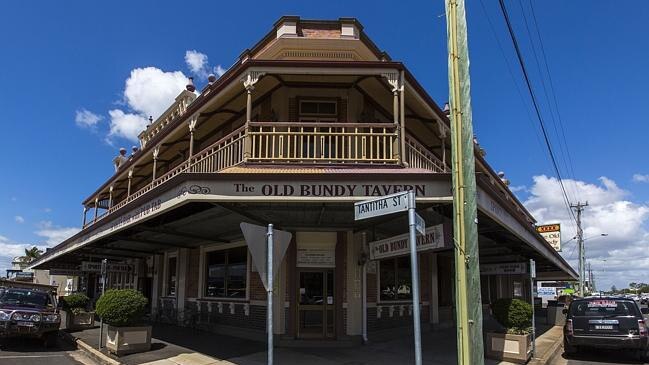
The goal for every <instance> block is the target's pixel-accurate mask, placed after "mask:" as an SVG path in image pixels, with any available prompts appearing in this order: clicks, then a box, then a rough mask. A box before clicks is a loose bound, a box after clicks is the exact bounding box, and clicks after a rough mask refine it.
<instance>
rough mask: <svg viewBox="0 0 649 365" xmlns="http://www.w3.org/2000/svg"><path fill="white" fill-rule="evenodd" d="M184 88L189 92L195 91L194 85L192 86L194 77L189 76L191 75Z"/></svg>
mask: <svg viewBox="0 0 649 365" xmlns="http://www.w3.org/2000/svg"><path fill="white" fill-rule="evenodd" d="M185 88H186V89H187V91H189V92H194V91H196V86H194V78H193V77H191V76H190V77H189V82H188V83H187V86H185Z"/></svg>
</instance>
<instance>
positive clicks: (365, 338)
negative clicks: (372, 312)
mask: <svg viewBox="0 0 649 365" xmlns="http://www.w3.org/2000/svg"><path fill="white" fill-rule="evenodd" d="M362 237H363V241H362V245H363V252H365V247H366V245H367V234H366V233H365V232H363V233H362ZM362 276H363V278H362V279H361V285H362V287H363V290H362V296H363V298H362V305H363V343H364V344H365V343H367V261H366V262H364V263H363V273H362Z"/></svg>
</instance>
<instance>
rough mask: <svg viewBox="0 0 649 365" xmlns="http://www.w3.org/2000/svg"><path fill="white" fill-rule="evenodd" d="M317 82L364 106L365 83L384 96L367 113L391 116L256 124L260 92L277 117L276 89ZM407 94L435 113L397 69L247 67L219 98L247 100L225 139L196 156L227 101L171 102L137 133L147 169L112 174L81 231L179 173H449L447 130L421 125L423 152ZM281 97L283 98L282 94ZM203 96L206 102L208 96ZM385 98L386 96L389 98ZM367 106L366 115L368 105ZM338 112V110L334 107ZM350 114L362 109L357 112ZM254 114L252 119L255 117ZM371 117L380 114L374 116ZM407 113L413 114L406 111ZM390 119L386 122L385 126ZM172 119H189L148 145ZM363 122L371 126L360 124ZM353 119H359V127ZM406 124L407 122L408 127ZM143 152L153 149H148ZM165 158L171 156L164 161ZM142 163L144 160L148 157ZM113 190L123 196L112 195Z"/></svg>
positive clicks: (188, 97)
mask: <svg viewBox="0 0 649 365" xmlns="http://www.w3.org/2000/svg"><path fill="white" fill-rule="evenodd" d="M249 62H252V61H249ZM314 75H317V76H318V77H321V78H322V80H324V81H323V82H318V85H319V86H318V87H320V88H322V89H327V88H328V87H330V85H329V83H328V82H326V81H327V80H329V79H331V78H334V80H336V81H341V80H345V81H346V82H347V83H348V84H349V85H352V86H354V87H356V88H358V90H359V92H360V93H362V96H363V98H364V99H365V103H366V104H367V103H368V101H367V100H368V99H369V98H370V97H369V96H368V95H367V93H366V92H365V91H363V89H362V87H361V86H358V85H366V84H367V85H369V86H371V87H374V88H377V90H381V91H382V93H383V94H385V95H383V98H384V99H385V100H381V103H379V104H378V105H375V106H372V108H373V109H379V108H382V107H381V104H390V103H389V102H387V101H388V100H389V99H392V100H391V101H392V103H391V104H392V110H391V112H388V111H387V108H385V110H383V116H382V118H377V117H375V116H372V117H368V116H366V115H363V114H362V113H360V110H358V111H357V112H358V113H359V114H361V115H360V116H353V118H350V117H349V116H348V115H350V114H351V113H352V112H348V113H347V114H348V115H345V116H343V117H340V118H338V120H337V121H321V122H316V123H314V122H308V121H300V120H292V121H285V122H283V121H281V120H278V118H277V116H276V115H274V114H273V115H272V116H271V117H270V118H269V119H271V120H269V121H261V120H260V114H261V113H263V111H261V112H260V109H262V108H263V107H264V106H261V107H260V106H259V105H255V104H254V94H255V91H256V90H260V94H263V95H264V96H265V97H268V95H269V94H271V96H272V97H273V98H274V99H273V102H272V104H271V105H270V106H269V108H271V110H272V113H275V109H279V110H285V109H290V108H292V106H290V105H288V106H287V105H277V104H281V103H282V102H280V101H277V99H279V98H275V96H274V94H275V93H278V92H281V90H280V91H278V89H279V88H280V87H282V88H285V89H289V91H288V92H289V93H290V89H291V88H297V87H298V86H296V85H301V82H302V81H301V80H302V78H306V79H310V78H313V77H315V76H314ZM261 80H272V81H268V82H266V83H265V84H264V85H260V84H262V82H261ZM287 80H292V81H290V82H289V81H287ZM302 83H303V82H302ZM338 84H340V82H339V83H338ZM338 84H334V86H333V87H338V88H340V86H339V85H338ZM382 85H384V86H382ZM379 88H382V89H379ZM407 88H409V89H410V90H411V92H412V101H411V103H412V104H417V105H418V108H420V109H421V110H422V111H420V114H421V113H423V112H427V113H430V114H432V115H435V111H434V110H433V109H432V108H431V107H430V106H428V105H427V104H426V103H425V102H423V98H424V97H423V96H419V95H417V93H416V91H415V89H414V88H412V87H411V86H409V85H408V83H407V82H405V81H404V76H403V71H400V70H398V69H389V68H388V69H384V68H378V69H372V68H338V67H336V68H326V67H317V68H315V69H314V68H311V67H309V68H300V67H250V69H249V70H247V71H246V72H245V73H243V74H242V75H241V77H240V81H239V82H232V83H231V84H229V85H227V86H226V87H225V90H224V91H222V93H226V94H227V93H228V92H229V93H231V94H233V95H234V96H233V97H232V98H231V99H230V100H233V99H237V98H238V99H241V101H243V98H244V97H245V108H244V110H245V115H241V117H240V120H241V122H240V126H238V127H237V128H236V129H234V130H233V131H231V132H230V133H228V134H226V135H222V136H221V137H220V138H219V139H218V140H216V141H214V142H213V143H212V144H210V145H208V146H204V145H202V146H201V148H200V151H198V152H194V151H195V150H196V148H197V146H195V144H196V143H195V137H194V136H195V134H197V133H198V128H199V127H202V126H203V125H204V124H205V123H206V120H207V119H209V117H208V118H205V115H214V114H218V113H222V112H223V113H233V111H231V110H229V109H227V108H225V106H228V104H227V101H226V103H225V104H223V105H222V108H218V107H217V108H215V109H214V110H211V111H208V108H206V107H203V109H201V110H199V111H197V112H193V113H192V114H191V115H190V114H189V108H190V106H191V105H192V103H194V102H196V100H197V99H196V98H195V95H194V94H193V93H190V92H188V91H183V93H181V94H180V95H179V96H178V97H177V98H176V102H175V103H174V104H173V105H172V106H171V107H170V108H169V109H168V110H167V111H166V112H165V113H164V114H163V115H162V116H161V117H160V118H159V119H158V120H156V121H155V122H154V123H153V124H151V125H150V126H149V127H148V128H147V130H146V131H144V132H142V134H141V137H142V139H141V144H142V147H143V153H148V154H150V157H149V158H148V159H146V160H145V162H144V163H142V162H140V160H137V161H133V163H132V164H130V165H128V166H126V167H125V168H124V169H123V170H121V171H118V172H117V174H116V176H115V177H114V178H112V179H111V183H110V184H109V185H107V186H106V187H105V188H104V189H103V190H102V191H99V192H98V193H97V194H96V195H95V198H94V199H93V200H91V201H90V202H89V203H88V204H87V205H85V206H84V212H83V226H84V227H88V226H91V225H93V224H95V223H97V222H98V221H101V220H103V219H104V218H105V217H106V216H109V215H111V214H113V213H115V212H117V211H119V210H120V209H122V208H123V207H124V206H125V205H127V204H129V203H131V202H133V201H135V200H137V199H139V197H140V196H142V195H143V194H146V193H147V192H149V191H151V190H153V189H155V188H157V187H159V186H161V185H163V184H165V182H166V181H168V180H169V179H171V178H173V177H175V176H177V175H179V174H182V173H218V172H220V171H222V170H224V169H227V168H230V167H232V166H235V165H239V164H294V165H300V166H308V165H312V166H359V165H360V166H362V165H373V166H383V167H396V168H399V167H410V168H415V169H422V170H426V171H431V172H436V173H445V172H448V171H449V168H448V167H447V161H446V158H447V157H446V149H447V146H446V138H447V127H446V125H445V124H444V123H443V122H442V121H441V119H434V118H430V119H428V120H427V121H426V122H425V123H427V124H429V125H428V126H426V129H427V131H428V133H431V132H430V131H432V133H434V134H435V135H436V138H438V141H439V142H438V144H439V145H438V146H437V149H438V152H437V153H435V152H433V151H432V150H431V148H430V147H428V146H426V145H424V143H422V142H421V140H419V139H418V138H417V137H416V136H417V131H418V130H419V129H421V128H422V127H421V126H418V127H417V128H415V127H414V124H412V123H417V124H422V121H421V120H417V118H413V117H411V116H410V115H409V116H408V117H406V111H405V109H406V106H405V103H404V99H405V93H406V89H407ZM284 92H285V93H286V91H284ZM347 93H349V91H347ZM204 94H208V95H209V93H208V92H207V91H206V92H204ZM374 94H376V93H374ZM388 95H389V96H390V97H387V96H388ZM201 96H203V95H201ZM213 98H214V99H215V100H217V102H215V103H217V104H218V100H219V97H218V95H213ZM316 99H317V98H316ZM374 103H376V101H374ZM284 104H285V103H284ZM348 107H349V108H350V109H351V108H352V107H354V106H352V105H349V106H348ZM365 107H366V108H367V106H365ZM338 108H342V105H338ZM345 108H347V106H345ZM355 108H356V109H359V108H362V107H359V106H355ZM411 109H412V107H408V110H409V111H410V110H411ZM253 112H255V113H256V115H255V116H254V117H253ZM288 113H290V111H288V112H287V111H284V114H285V115H287V114H288ZM343 113H344V111H343ZM363 113H365V111H363ZM373 113H375V114H378V112H373ZM410 113H411V114H412V113H413V112H412V111H410ZM242 114H243V113H242ZM386 114H389V115H386ZM388 117H389V118H390V119H391V120H388ZM173 118H178V119H180V120H186V126H185V127H184V128H183V127H182V124H181V125H180V126H178V127H177V128H176V130H174V131H167V132H168V133H169V134H168V135H167V136H165V137H164V138H163V139H162V140H161V141H157V142H156V145H155V146H152V145H151V143H152V141H154V139H155V138H156V136H157V135H158V134H161V133H162V132H164V131H165V129H169V128H171V127H170V125H171V121H172V120H173ZM293 118H295V116H292V117H288V118H287V120H290V119H293ZM363 118H367V119H369V120H363ZM409 118H410V119H409ZM253 119H254V120H253ZM350 119H356V120H357V122H353V120H350ZM406 119H408V120H407V122H406ZM431 124H432V127H431ZM413 128H415V129H413ZM411 130H413V132H411ZM187 135H189V136H187ZM187 137H189V138H187ZM179 144H180V145H181V146H183V145H186V146H187V150H188V153H187V151H185V152H182V150H181V152H177V148H178V147H177V146H178V145H179ZM147 146H149V148H150V150H146V149H145V148H146V147H147ZM165 147H166V150H165ZM167 150H168V151H169V152H167ZM172 150H174V151H176V154H183V155H184V156H185V157H186V158H185V159H184V160H183V161H179V162H176V163H175V165H174V166H171V167H170V166H169V164H168V162H169V161H168V160H170V159H171V158H174V159H175V158H176V156H175V155H172ZM165 154H167V156H173V157H165ZM142 157H144V158H146V156H142ZM163 157H164V158H163ZM165 158H166V160H165ZM163 163H167V166H166V171H160V170H161V166H162V165H163ZM147 176H148V177H149V181H148V182H146V177H147ZM138 179H139V180H138ZM136 180H137V181H138V183H137V184H136V183H135V181H136ZM118 191H121V193H120V194H117V192H118ZM91 208H94V214H93V216H92V218H91V219H88V217H87V214H86V213H87V211H88V210H89V209H91ZM100 209H101V211H100Z"/></svg>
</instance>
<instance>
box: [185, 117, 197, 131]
mask: <svg viewBox="0 0 649 365" xmlns="http://www.w3.org/2000/svg"><path fill="white" fill-rule="evenodd" d="M196 124H198V114H195V115H192V117H191V118H189V119H188V120H187V126H188V127H189V131H190V132H193V131H195V130H196Z"/></svg>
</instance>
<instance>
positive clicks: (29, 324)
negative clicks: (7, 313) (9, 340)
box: [16, 322, 34, 327]
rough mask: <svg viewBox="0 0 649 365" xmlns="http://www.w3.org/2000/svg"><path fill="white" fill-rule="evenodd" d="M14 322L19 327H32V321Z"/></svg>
mask: <svg viewBox="0 0 649 365" xmlns="http://www.w3.org/2000/svg"><path fill="white" fill-rule="evenodd" d="M16 324H17V325H18V326H21V327H34V322H17V323H16Z"/></svg>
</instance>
